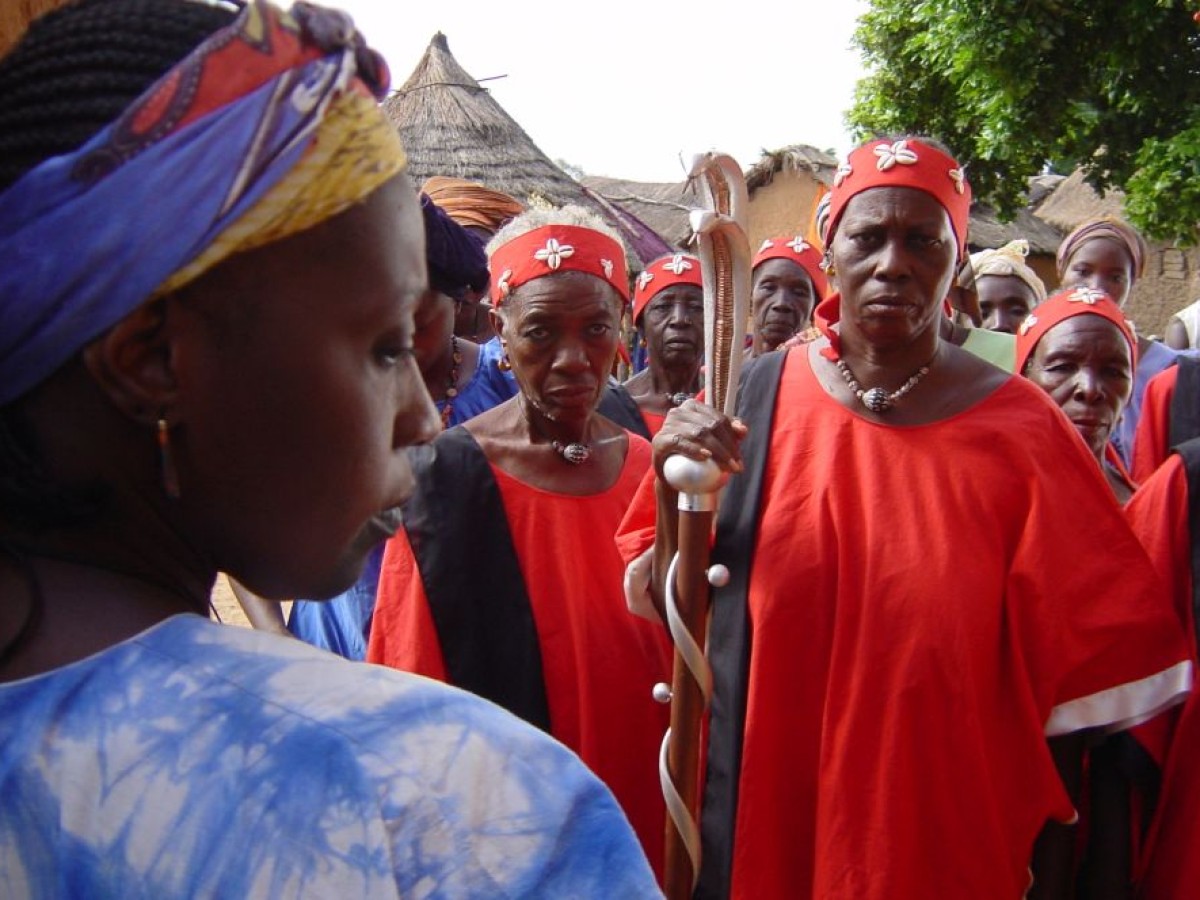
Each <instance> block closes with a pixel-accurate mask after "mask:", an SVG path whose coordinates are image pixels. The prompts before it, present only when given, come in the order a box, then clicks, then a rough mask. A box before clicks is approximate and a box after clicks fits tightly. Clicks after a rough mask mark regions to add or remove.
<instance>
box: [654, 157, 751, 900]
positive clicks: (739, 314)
mask: <svg viewBox="0 0 1200 900" xmlns="http://www.w3.org/2000/svg"><path fill="white" fill-rule="evenodd" d="M692 177H694V178H701V179H702V184H703V188H704V194H705V198H706V201H707V202H708V204H709V206H710V207H711V208H710V209H707V210H696V211H694V212H693V213H692V228H693V230H694V231H695V232H696V235H697V238H698V239H699V244H700V247H699V251H700V252H699V255H700V268H701V273H702V276H703V280H704V350H705V374H704V391H705V398H706V400H707V402H708V403H710V404H711V405H712V406H713V407H715V408H716V409H720V410H721V411H722V412H724V413H725V415H728V416H732V415H733V412H734V409H735V407H736V404H737V384H738V376H739V375H740V373H741V363H742V356H743V352H744V349H743V345H744V343H745V335H746V320H747V318H748V311H749V298H750V245H749V242H748V240H747V238H746V231H745V211H746V207H747V193H746V184H745V181H744V179H743V177H742V171H741V168H740V167H738V165H737V163H736V162H734V161H733V160H732V159H731V158H730V157H728V156H724V155H719V154H706V155H705V156H703V157H699V158H697V160H696V162H695V163H694V164H693V167H692ZM664 476H665V478H666V480H667V483H668V484H670V486H671V487H672V488H673V489H674V490H676V491H678V492H679V536H678V548H679V549H678V552H677V553H676V555H675V558H674V559H673V560H672V561H671V565H670V568H669V569H668V572H667V583H666V611H667V624H668V627H669V628H670V630H671V638H672V640H673V641H674V642H675V663H674V670H673V672H672V682H671V687H670V689H667V687H666V685H657V686H656V687H655V697H656V698H657V699H659V700H661V701H664V702H668V701H669V702H670V704H671V726H670V728H669V729H668V730H667V733H666V735H664V737H663V743H662V749H661V751H660V753H659V781H660V782H661V784H662V790H663V796H664V798H665V799H666V804H667V812H668V821H667V824H666V829H667V831H666V858H665V865H664V877H665V885H664V887H665V890H666V895H667V897H668V898H670V900H685V898H688V897H690V896H691V895H692V893H693V891H694V890H695V887H696V882H697V879H698V878H699V875H700V827H699V797H700V752H701V732H702V724H703V721H704V716H705V713H706V712H707V710H708V706H709V702H710V700H711V697H712V670H711V669H710V667H709V665H708V660H707V659H706V658H705V655H704V645H705V643H706V641H707V632H708V613H709V606H710V597H709V585H710V584H712V585H719V584H722V583H724V581H727V580H728V577H729V573H728V570H725V569H724V567H723V566H715V567H713V568H712V569H710V568H709V565H708V563H709V546H710V541H711V538H712V529H713V521H714V518H715V516H716V509H717V502H718V498H719V493H720V489H721V487H722V486H723V485H724V483H725V480H726V477H727V476H726V474H725V473H724V472H722V471H721V469H720V468H719V467H718V466H717V465H716V463H714V462H712V461H711V460H706V461H697V460H693V459H689V458H688V457H685V456H672V457H670V458H668V459H667V461H666V464H665V465H664Z"/></svg>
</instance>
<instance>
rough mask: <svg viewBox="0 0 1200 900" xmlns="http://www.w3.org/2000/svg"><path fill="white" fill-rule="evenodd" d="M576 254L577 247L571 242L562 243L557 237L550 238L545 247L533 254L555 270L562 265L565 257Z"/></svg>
mask: <svg viewBox="0 0 1200 900" xmlns="http://www.w3.org/2000/svg"><path fill="white" fill-rule="evenodd" d="M574 255H575V248H574V247H572V246H571V245H570V244H560V243H559V242H558V239H557V238H550V240H548V241H546V246H545V247H543V248H542V249H541V250H539V251H537V253H535V254H533V258H534V259H538V260H541V261H542V262H544V263H545V264H546V265H548V266H549V267H550V268H551V270H554V269H557V268H558V267H559V266H561V265H562V261H563V260H564V259H566V258H568V257H570V256H574Z"/></svg>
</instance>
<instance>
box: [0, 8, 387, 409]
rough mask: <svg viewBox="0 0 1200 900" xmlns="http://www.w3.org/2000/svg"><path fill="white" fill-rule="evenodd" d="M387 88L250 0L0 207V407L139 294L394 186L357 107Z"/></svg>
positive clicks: (355, 51) (353, 46) (323, 27)
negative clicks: (132, 212) (121, 212)
mask: <svg viewBox="0 0 1200 900" xmlns="http://www.w3.org/2000/svg"><path fill="white" fill-rule="evenodd" d="M387 81H388V75H387V69H386V66H384V65H383V61H382V60H381V59H380V58H379V57H378V56H377V55H375V54H374V53H372V52H371V51H370V50H368V49H367V48H366V45H365V44H364V43H363V41H362V38H361V37H360V36H359V35H358V34H357V33H356V32H355V31H354V29H353V25H352V23H350V21H349V19H348V18H347V17H346V16H344V15H343V14H341V13H335V12H332V11H329V10H320V9H318V8H317V7H313V6H310V5H307V4H297V5H296V8H295V11H294V12H293V13H291V14H287V13H282V12H280V11H279V10H277V9H275V8H274V7H271V6H269V5H268V4H267V3H265V2H264V0H253V2H251V3H250V4H249V5H247V6H246V8H245V9H244V10H243V11H242V13H241V14H240V15H239V16H238V17H237V19H235V20H234V22H233V23H232V24H231V25H230V26H229V27H227V28H224V29H222V30H220V31H217V32H215V33H214V34H213V35H212V36H211V37H209V38H208V39H207V40H206V41H204V42H203V43H202V44H200V45H199V46H198V47H197V48H196V49H195V50H194V51H193V52H192V53H191V54H189V55H188V56H187V57H185V58H184V59H183V60H182V61H181V62H180V63H179V64H178V65H177V66H175V68H173V69H172V70H171V71H169V72H168V73H167V74H166V75H164V76H163V77H162V78H161V79H159V81H158V82H156V83H155V84H154V85H152V86H151V87H150V88H149V89H148V90H147V91H146V92H145V93H144V94H143V95H142V96H141V97H140V98H139V99H138V100H136V101H135V102H134V103H133V104H132V105H130V107H129V108H128V109H127V110H126V111H125V112H124V113H123V114H122V115H121V116H120V117H119V118H118V119H117V120H116V121H115V122H112V123H111V124H110V125H108V126H107V127H105V128H103V129H102V130H101V131H100V132H99V133H97V134H96V135H95V137H93V138H92V139H91V140H89V141H88V142H87V143H86V144H84V145H83V146H82V147H80V148H79V149H78V150H77V151H75V152H74V153H70V154H65V155H63V156H58V157H54V158H52V159H49V160H46V161H45V162H43V163H42V164H41V165H39V166H37V167H36V168H34V169H33V170H31V171H29V172H27V173H26V174H25V175H24V176H23V177H22V178H20V179H19V180H18V181H17V182H16V183H15V184H13V185H12V186H11V187H10V188H9V189H8V190H7V191H5V192H4V193H3V194H0V403H5V402H8V401H9V400H12V399H14V398H15V397H19V396H21V395H22V394H23V393H25V392H26V391H27V390H28V389H29V388H31V387H33V386H35V385H36V384H38V383H39V382H40V381H41V380H42V379H44V378H45V377H46V376H47V375H49V374H50V373H52V372H54V371H55V370H56V369H57V368H58V367H59V366H61V365H62V363H63V362H65V361H66V360H67V359H69V358H70V357H71V355H72V354H74V353H75V352H76V351H77V350H78V348H80V347H81V346H83V345H84V344H85V343H87V342H88V341H90V340H91V339H92V338H94V337H96V336H97V335H99V334H102V333H103V332H104V331H105V330H106V329H108V328H109V327H111V326H112V325H113V324H115V323H116V322H118V321H120V320H121V319H122V318H124V317H125V316H126V315H127V314H128V313H129V312H130V311H132V310H133V309H135V308H136V307H137V306H138V305H139V304H140V303H142V302H144V301H145V300H146V299H147V298H149V297H151V296H152V295H153V294H154V293H155V292H156V290H157V291H159V292H162V291H166V290H174V289H177V288H179V287H180V286H182V285H183V284H185V283H186V282H187V281H189V280H191V279H193V278H196V277H198V276H199V275H200V274H202V273H203V272H204V271H206V270H207V269H209V268H211V267H212V266H214V265H216V264H217V263H218V262H220V261H221V260H222V259H225V258H226V257H228V256H229V255H231V254H233V253H237V252H241V251H244V250H248V249H251V248H253V247H257V246H262V245H263V244H266V243H268V242H270V241H274V240H279V239H280V238H283V237H286V236H287V235H289V234H293V233H295V232H298V231H301V230H303V229H305V228H309V227H311V226H313V225H315V224H317V223H318V222H320V221H322V220H324V219H326V218H329V217H331V216H333V215H335V214H337V213H338V212H340V211H341V210H343V209H346V208H347V207H349V206H350V205H352V204H353V203H355V202H357V201H358V200H360V199H362V198H363V197H365V196H366V195H367V194H369V193H370V192H371V191H373V190H374V189H375V188H377V187H378V186H380V185H382V184H383V183H384V182H385V181H387V180H388V179H390V178H391V177H393V176H394V175H395V174H396V173H397V172H399V171H400V170H401V169H403V168H404V165H405V157H404V151H403V148H402V147H401V145H400V141H399V137H398V136H397V134H396V131H395V129H394V128H392V127H391V126H390V125H389V124H388V122H387V120H386V118H385V117H384V116H383V113H382V112H381V111H380V110H379V109H378V107H377V106H376V104H375V102H374V98H375V97H376V96H382V93H383V92H384V91H386V88H387ZM114 209H122V210H137V215H121V216H114V215H113V214H112V211H113V210H114ZM173 273H175V274H174V275H173Z"/></svg>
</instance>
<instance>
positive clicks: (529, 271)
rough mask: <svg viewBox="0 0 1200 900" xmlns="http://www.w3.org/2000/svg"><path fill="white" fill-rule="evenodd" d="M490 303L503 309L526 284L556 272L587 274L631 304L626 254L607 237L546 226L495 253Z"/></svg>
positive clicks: (584, 230)
mask: <svg viewBox="0 0 1200 900" xmlns="http://www.w3.org/2000/svg"><path fill="white" fill-rule="evenodd" d="M488 267H489V268H490V269H491V272H492V286H491V292H490V295H491V300H492V303H493V304H494V305H495V306H500V305H501V304H503V303H504V301H505V300H506V299H508V295H509V294H511V293H512V292H513V291H515V290H516V289H517V288H519V287H520V286H521V285H523V284H525V283H526V282H529V281H533V280H534V279H535V278H541V277H543V276H545V275H553V274H554V273H555V272H586V273H587V274H588V275H594V276H596V277H597V278H599V279H600V280H602V281H606V282H608V283H609V284H611V285H612V286H613V287H614V288H616V290H617V293H618V294H620V295H621V297H622V299H624V300H625V301H626V302H629V276H628V275H627V274H626V270H625V250H624V249H623V248H622V247H621V245H620V244H619V243H617V242H616V241H615V240H613V239H612V238H610V237H609V236H608V235H606V234H602V233H601V232H599V231H596V230H594V229H591V228H585V227H583V226H581V225H543V226H542V227H541V228H535V229H534V230H533V231H527V232H525V233H524V234H521V235H518V236H517V237H515V238H513V239H512V240H511V241H509V242H508V243H506V244H503V245H501V246H500V247H497V248H496V249H495V250H494V251H492V257H491V259H490V260H489V264H488Z"/></svg>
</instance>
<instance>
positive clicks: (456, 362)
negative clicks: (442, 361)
mask: <svg viewBox="0 0 1200 900" xmlns="http://www.w3.org/2000/svg"><path fill="white" fill-rule="evenodd" d="M462 359H463V356H462V351H461V350H459V349H458V335H456V334H452V335H450V375H449V376H448V377H447V378H446V399H445V400H444V401H443V402H444V403H445V406H443V407H442V430H443V431H444V430H445V429H447V428H449V427H450V417H451V416H452V415H453V414H454V398H455V397H457V396H458V368H459V366H460V365H462Z"/></svg>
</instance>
